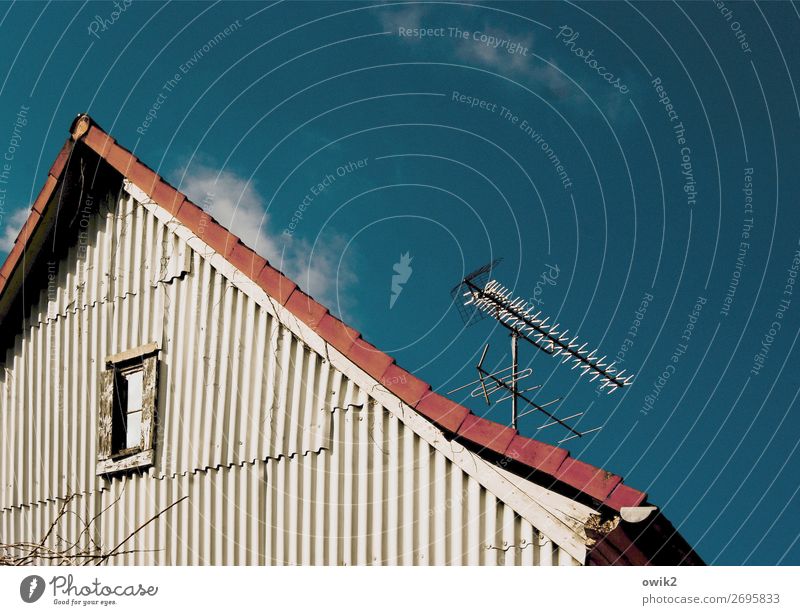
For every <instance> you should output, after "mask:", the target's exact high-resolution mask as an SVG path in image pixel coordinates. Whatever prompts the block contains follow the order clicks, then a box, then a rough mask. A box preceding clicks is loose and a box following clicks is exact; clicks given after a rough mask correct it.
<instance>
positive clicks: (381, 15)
mask: <svg viewBox="0 0 800 615" xmlns="http://www.w3.org/2000/svg"><path fill="white" fill-rule="evenodd" d="M423 15H425V9H424V8H423V7H422V6H419V5H416V6H410V7H408V8H403V9H394V8H392V9H388V10H387V9H379V10H378V19H379V20H380V22H381V25H382V26H383V28H384V30H385V31H387V32H395V33H396V32H397V28H400V27H403V28H419V27H420V24H421V23H422V17H423ZM410 40H412V39H410ZM413 40H419V39H413Z"/></svg>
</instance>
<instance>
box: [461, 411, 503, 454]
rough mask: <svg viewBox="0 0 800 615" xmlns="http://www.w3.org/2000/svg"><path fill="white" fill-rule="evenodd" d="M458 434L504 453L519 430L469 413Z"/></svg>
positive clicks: (496, 451)
mask: <svg viewBox="0 0 800 615" xmlns="http://www.w3.org/2000/svg"><path fill="white" fill-rule="evenodd" d="M458 435H459V436H462V437H463V438H465V439H467V440H469V441H470V442H474V443H475V444H478V445H480V446H483V447H484V448H488V449H490V450H492V451H494V452H495V453H499V454H501V455H503V454H505V452H506V449H507V448H508V445H509V444H511V440H513V439H514V436H515V435H517V432H516V431H514V430H513V429H511V427H506V426H505V425H501V424H500V423H495V422H494V421H489V420H487V419H485V418H482V417H480V416H476V415H474V414H469V415H468V416H467V417H466V418H465V419H464V422H463V423H461V427H459V428H458Z"/></svg>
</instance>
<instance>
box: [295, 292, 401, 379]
mask: <svg viewBox="0 0 800 615" xmlns="http://www.w3.org/2000/svg"><path fill="white" fill-rule="evenodd" d="M287 307H288V306H287ZM347 358H348V359H350V360H351V361H352V362H353V363H355V364H356V365H358V366H359V367H360V368H361V369H363V370H364V371H365V372H367V373H368V374H369V375H370V376H372V377H373V378H375V380H379V381H380V382H381V384H383V385H384V386H386V385H385V383H384V382H383V380H381V378H382V376H383V374H384V372H386V370H387V369H388V368H389V366H390V365H391V364H392V363H394V359H393V358H392V357H390V356H389V355H388V354H385V353H383V352H381V351H380V350H378V349H377V348H375V346H373V345H372V344H370V343H369V342H367V341H366V340H364V339H362V338H358V339H357V340H356V341H355V342H354V343H353V346H352V347H351V348H350V351H349V352H348V353H347Z"/></svg>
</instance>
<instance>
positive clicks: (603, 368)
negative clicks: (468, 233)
mask: <svg viewBox="0 0 800 615" xmlns="http://www.w3.org/2000/svg"><path fill="white" fill-rule="evenodd" d="M499 262H500V259H497V260H494V261H492V262H491V263H488V264H487V265H484V266H483V267H480V268H479V269H476V270H475V271H473V272H472V273H470V274H469V275H468V276H466V277H465V278H464V279H463V280H462V281H461V282H460V283H459V284H458V285H456V287H455V288H453V290H452V291H451V295H452V296H453V298H454V299H456V300H458V301H459V313H460V314H461V317H462V319H463V320H464V322H465V324H467V325H470V324H473V323H474V322H477V321H478V320H482V319H483V318H486V317H487V316H491V317H492V318H494V319H495V320H497V321H498V322H499V323H500V324H501V325H503V326H504V327H505V328H506V329H508V330H509V331H510V333H511V367H510V368H504V369H501V370H498V371H494V372H489V371H487V370H486V369H484V367H483V362H484V360H485V359H486V354H487V352H488V350H489V345H488V344H487V345H486V347H485V348H484V349H483V354H482V355H481V359H480V361H479V362H478V364H477V365H476V369H477V371H478V379H477V380H474V381H473V382H471V383H469V384H467V385H464V386H462V387H459V388H457V389H454V390H453V391H450V393H455V392H457V391H460V390H462V389H465V388H467V387H470V386H473V385H478V386H476V387H475V388H474V389H473V390H472V392H471V396H472V397H478V396H482V397H483V398H484V400H485V401H486V404H487V405H488V406H491V404H492V400H491V395H492V394H493V393H496V392H498V391H503V392H504V393H505V395H503V396H502V397H500V398H499V399H497V400H496V401H497V402H500V401H503V400H506V399H511V426H512V427H513V428H514V429H518V421H519V419H520V418H522V417H523V416H527V415H528V414H530V413H532V412H537V411H538V412H542V413H543V414H545V415H546V416H547V417H548V419H549V420H548V421H545V423H543V424H542V425H541V426H539V427H538V428H537V431H539V430H541V429H545V428H547V427H551V426H553V425H560V426H561V427H563V428H564V429H566V430H567V431H568V432H570V435H568V436H567V437H566V438H564V439H562V440H560V442H559V443H561V442H566V441H567V440H571V439H573V438H580V437H582V436H584V435H586V434H588V433H593V432H596V431H599V430H600V429H601V427H596V428H594V429H590V430H586V431H579V430H577V429H576V428H575V427H573V426H571V425H569V424H568V423H566V421H568V420H571V419H575V418H578V417H580V416H582V415H583V414H584V413H583V412H579V413H577V414H573V415H571V416H568V417H564V418H558V417H556V416H555V414H554V413H551V412H550V411H549V410H547V409H546V408H547V407H548V406H550V405H552V404H554V403H557V402H559V401H561V398H558V399H554V400H551V401H548V402H546V403H544V404H538V403H536V402H534V401H533V400H532V399H530V398H529V397H528V396H527V395H525V394H526V393H528V392H529V391H533V390H536V389H538V388H540V387H541V385H537V386H533V387H530V388H528V389H525V390H522V391H521V390H520V388H519V382H520V381H521V380H524V379H525V378H527V377H528V376H530V375H531V374H532V373H533V370H532V369H530V368H526V369H523V370H522V371H521V372H520V371H519V347H518V346H519V339H520V338H522V339H525V340H527V341H528V342H530V343H531V344H532V345H533V346H534V347H535V348H537V349H538V350H540V351H542V352H544V353H546V354H549V355H552V356H555V357H558V358H559V359H560V360H561V362H562V363H567V362H568V361H572V362H573V366H572V369H575V368H577V367H580V368H581V370H582V372H581V374H580V375H584V374H592V378H591V381H592V382H593V381H595V380H596V379H598V378H600V379H601V383H600V388H601V389H604V388H608V389H609V393H612V392H613V391H615V390H616V389H618V388H622V387H623V386H627V385H629V384H630V383H631V380H632V379H633V375H632V374H629V375H627V376H626V375H625V370H622V371H618V370H617V369H616V368H615V367H614V362H612V363H610V364H609V363H607V362H606V357H605V356H603V357H599V358H598V357H597V356H596V355H597V354H598V351H597V350H592V351H590V352H587V351H586V346H587V344H581V343H580V342H578V341H577V337H575V336H572V338H570V336H569V335H567V333H568V331H567V330H564V331H559V326H560V325H558V324H550V323H548V321H549V320H550V319H549V318H548V317H543V315H542V313H541V312H539V311H535V309H534V306H532V305H529V303H528V302H527V301H525V300H524V299H520V298H518V297H515V296H514V294H513V293H512V292H511V291H510V290H509V289H507V288H506V287H505V286H502V285H501V284H500V283H499V282H497V280H494V279H489V278H490V276H491V273H492V270H493V269H494V268H495V266H496V265H497V264H498V263H499ZM534 312H535V313H534ZM562 357H563V358H562ZM520 401H522V402H523V403H524V404H525V405H526V406H527V409H526V410H524V411H523V412H522V413H521V414H520V413H519V402H520Z"/></svg>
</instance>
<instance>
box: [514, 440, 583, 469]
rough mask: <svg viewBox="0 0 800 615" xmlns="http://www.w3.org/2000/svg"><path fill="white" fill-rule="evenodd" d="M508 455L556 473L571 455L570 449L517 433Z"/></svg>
mask: <svg viewBox="0 0 800 615" xmlns="http://www.w3.org/2000/svg"><path fill="white" fill-rule="evenodd" d="M505 455H506V457H509V458H510V459H513V460H515V461H517V462H519V463H522V464H524V465H526V466H530V467H531V468H534V469H536V470H539V471H540V472H545V473H547V474H551V475H552V474H555V473H556V471H557V470H558V468H559V467H560V466H561V464H562V463H563V462H564V460H565V459H566V458H567V457H568V456H569V451H567V450H566V449H563V448H558V447H556V446H550V445H549V444H546V443H544V442H539V441H538V440H534V439H532V438H526V437H525V436H520V435H516V436H514V439H513V440H511V444H509V445H508V448H507V449H506V452H505Z"/></svg>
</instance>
